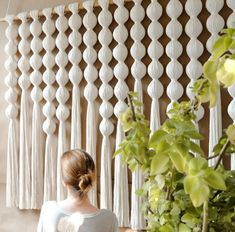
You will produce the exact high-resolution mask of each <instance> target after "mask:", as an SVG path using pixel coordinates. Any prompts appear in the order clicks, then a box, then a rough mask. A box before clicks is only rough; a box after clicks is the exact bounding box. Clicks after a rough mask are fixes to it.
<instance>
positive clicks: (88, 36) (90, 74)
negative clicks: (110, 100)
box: [83, 0, 98, 205]
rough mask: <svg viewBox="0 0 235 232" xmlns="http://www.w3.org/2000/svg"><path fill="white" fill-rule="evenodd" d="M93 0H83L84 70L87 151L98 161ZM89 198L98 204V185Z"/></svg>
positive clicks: (95, 38) (95, 21) (95, 19)
mask: <svg viewBox="0 0 235 232" xmlns="http://www.w3.org/2000/svg"><path fill="white" fill-rule="evenodd" d="M93 4H94V2H93V0H92V1H85V2H83V7H84V8H85V9H86V14H85V16H84V18H83V24H84V26H85V28H86V32H85V33H84V36H83V41H84V43H85V45H86V49H85V51H84V53H83V59H84V61H85V62H86V63H87V66H86V68H85V71H84V77H85V79H86V81H87V85H86V87H85V89H84V96H85V98H86V100H87V104H88V105H87V115H86V151H87V152H88V153H89V154H91V156H92V158H93V159H94V162H95V163H96V140H97V138H96V137H97V135H96V133H97V131H96V130H97V128H96V124H97V123H96V109H95V102H94V101H95V99H96V98H97V96H98V90H97V87H96V86H95V85H94V81H95V80H96V79H97V78H98V71H97V69H96V68H95V66H94V62H95V61H96V59H97V52H96V50H95V49H94V45H95V44H96V42H97V36H96V33H95V32H94V30H93V28H94V27H95V25H96V23H97V18H96V16H95V14H94V13H93ZM89 198H90V201H91V203H92V204H94V205H97V186H96V185H95V186H94V188H93V189H92V190H91V191H90V192H89Z"/></svg>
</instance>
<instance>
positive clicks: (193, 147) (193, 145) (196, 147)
mask: <svg viewBox="0 0 235 232" xmlns="http://www.w3.org/2000/svg"><path fill="white" fill-rule="evenodd" d="M189 149H190V151H191V152H192V153H193V154H198V155H200V156H204V155H205V154H204V151H203V150H202V148H201V147H200V146H199V145H197V144H196V143H194V142H192V141H190V145H189Z"/></svg>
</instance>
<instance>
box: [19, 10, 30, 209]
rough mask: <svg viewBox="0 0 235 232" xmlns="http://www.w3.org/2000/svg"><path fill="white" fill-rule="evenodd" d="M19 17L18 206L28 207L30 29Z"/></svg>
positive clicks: (21, 15) (22, 14)
mask: <svg viewBox="0 0 235 232" xmlns="http://www.w3.org/2000/svg"><path fill="white" fill-rule="evenodd" d="M19 17H20V18H21V20H22V24H21V25H20V26H19V35H20V37H21V41H20V42H19V52H20V54H21V57H20V59H19V62H18V66H19V69H20V71H21V76H20V77H19V85H20V87H21V90H22V94H21V101H20V153H19V208H20V209H30V208H31V202H30V199H31V194H30V190H31V181H30V176H31V171H30V170H31V168H30V166H31V133H30V132H31V123H30V115H29V112H31V109H30V95H29V86H30V80H29V78H28V75H29V70H30V64H29V52H30V44H29V42H28V41H27V38H28V37H29V35H30V31H29V24H28V22H27V14H26V13H21V14H20V15H19Z"/></svg>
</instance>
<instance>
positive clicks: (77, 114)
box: [68, 3, 83, 149]
mask: <svg viewBox="0 0 235 232" xmlns="http://www.w3.org/2000/svg"><path fill="white" fill-rule="evenodd" d="M68 8H69V9H70V11H71V12H72V15H71V17H70V18H69V26H70V28H71V29H72V32H71V34H70V35H69V43H70V44H71V46H72V49H71V50H70V52H69V55H68V58H69V61H70V62H71V63H72V67H71V69H70V71H69V79H70V81H71V82H72V83H73V90H72V112H71V149H77V148H81V141H82V140H81V138H82V133H81V106H80V88H79V83H80V82H81V80H82V77H83V74H82V71H81V69H80V67H79V63H80V61H81V59H82V53H81V51H80V50H79V46H80V44H81V42H82V36H81V34H80V32H79V31H78V30H79V28H80V27H81V25H82V19H81V16H80V15H79V14H78V13H77V12H78V3H73V4H70V5H69V6H68Z"/></svg>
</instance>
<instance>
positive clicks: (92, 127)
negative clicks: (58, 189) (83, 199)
mask: <svg viewBox="0 0 235 232" xmlns="http://www.w3.org/2000/svg"><path fill="white" fill-rule="evenodd" d="M86 122H87V124H86V132H87V134H86V151H87V152H88V153H89V154H90V155H91V156H92V158H93V160H94V162H95V163H96V125H97V122H96V110H95V104H94V103H91V102H88V106H87V117H86ZM89 199H90V201H91V202H92V204H94V205H97V186H96V185H95V186H94V188H93V189H92V190H91V191H89Z"/></svg>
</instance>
